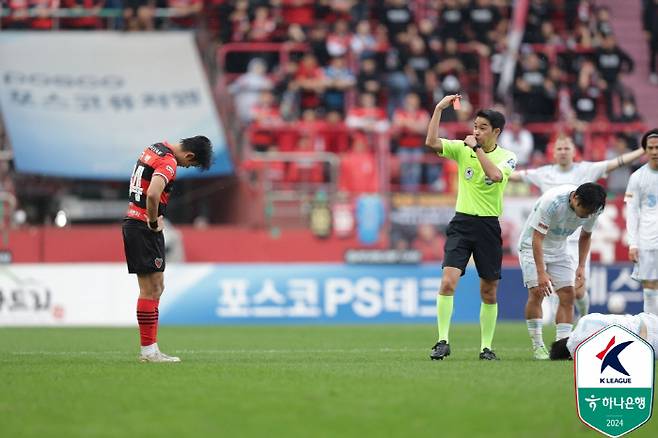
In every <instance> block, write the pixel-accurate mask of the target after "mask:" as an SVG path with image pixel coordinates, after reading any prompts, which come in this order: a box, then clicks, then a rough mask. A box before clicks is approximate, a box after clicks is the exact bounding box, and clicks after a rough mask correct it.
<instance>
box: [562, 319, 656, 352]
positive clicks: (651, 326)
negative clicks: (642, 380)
mask: <svg viewBox="0 0 658 438" xmlns="http://www.w3.org/2000/svg"><path fill="white" fill-rule="evenodd" d="M613 324H617V325H620V326H622V327H624V328H625V329H628V330H629V331H631V332H633V333H635V334H636V335H638V336H639V337H641V338H642V339H644V340H646V341H647V342H648V343H649V344H651V346H652V347H653V352H654V355H655V354H657V352H658V316H656V315H654V314H653V313H639V314H637V315H604V314H601V313H590V314H589V315H586V316H584V317H582V318H580V319H579V320H578V324H576V327H575V328H574V330H573V332H572V333H571V335H570V336H569V337H568V338H563V339H560V340H558V341H555V342H554V343H553V345H551V353H550V357H551V359H552V360H561V359H572V358H573V355H574V353H575V352H576V347H578V345H580V344H581V342H583V341H584V340H585V339H587V338H589V337H590V336H592V335H593V334H594V333H596V332H598V331H599V330H602V329H604V328H606V327H608V326H609V325H613ZM657 359H658V358H657Z"/></svg>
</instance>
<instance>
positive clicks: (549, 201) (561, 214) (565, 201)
mask: <svg viewBox="0 0 658 438" xmlns="http://www.w3.org/2000/svg"><path fill="white" fill-rule="evenodd" d="M577 188H578V187H576V186H574V185H564V186H560V187H555V188H553V189H550V190H548V191H547V192H546V193H544V194H543V195H541V197H540V198H539V199H538V200H537V202H535V206H534V207H533V209H532V212H531V213H530V215H529V216H528V219H527V220H526V222H525V225H524V226H523V231H522V232H521V237H520V238H519V252H521V251H528V250H529V251H532V234H533V232H534V230H537V231H539V232H540V233H542V234H544V236H545V237H544V244H543V249H544V251H543V253H544V258H545V261H546V262H549V261H551V260H555V259H560V258H563V257H564V255H565V252H566V242H567V237H569V236H570V235H571V234H573V232H574V231H575V230H576V229H577V228H578V227H580V226H582V227H583V230H585V231H587V232H588V233H591V232H592V229H593V228H594V224H595V223H596V219H597V218H598V217H599V215H600V214H601V212H598V213H595V214H592V215H591V216H589V217H587V218H580V217H578V216H577V215H576V212H575V211H574V210H573V209H572V208H571V206H570V205H569V195H571V193H572V192H574V191H576V189H577Z"/></svg>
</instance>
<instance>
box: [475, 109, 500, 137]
mask: <svg viewBox="0 0 658 438" xmlns="http://www.w3.org/2000/svg"><path fill="white" fill-rule="evenodd" d="M475 117H482V118H483V119H487V120H489V123H491V129H496V128H498V129H500V132H503V128H504V127H505V116H504V115H503V114H502V113H501V112H498V111H495V110H492V109H483V110H480V111H478V112H477V114H475Z"/></svg>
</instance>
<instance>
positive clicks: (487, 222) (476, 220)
mask: <svg viewBox="0 0 658 438" xmlns="http://www.w3.org/2000/svg"><path fill="white" fill-rule="evenodd" d="M446 235H447V239H446V244H445V258H444V259H443V267H444V268H445V267H451V268H459V269H461V270H462V275H464V272H465V270H466V265H467V264H468V260H469V259H470V258H471V254H473V259H474V260H475V267H476V268H477V271H478V275H479V276H480V278H482V279H485V280H499V279H500V269H501V266H502V263H503V238H502V237H501V232H500V223H499V222H498V218H497V217H494V216H471V215H468V214H463V213H456V214H455V217H454V218H452V220H451V221H450V224H449V225H448V230H447V231H446Z"/></svg>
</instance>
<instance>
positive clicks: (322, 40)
mask: <svg viewBox="0 0 658 438" xmlns="http://www.w3.org/2000/svg"><path fill="white" fill-rule="evenodd" d="M328 36H329V29H328V28H327V25H326V24H325V23H317V24H316V25H314V26H313V27H312V28H311V29H310V30H309V38H308V43H309V44H310V45H311V52H313V54H314V55H315V58H316V59H317V61H318V64H320V65H327V64H328V63H329V60H330V59H331V55H329V50H327V38H328Z"/></svg>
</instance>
